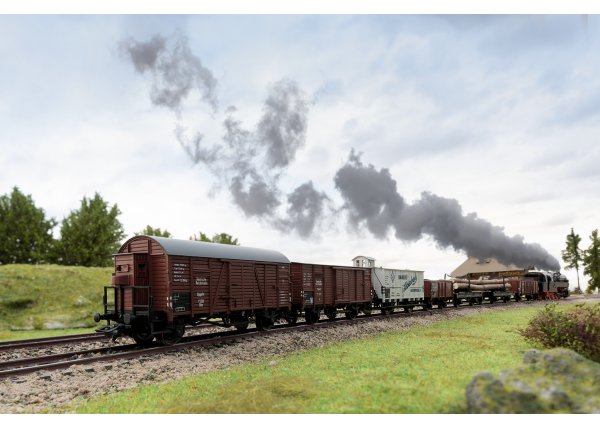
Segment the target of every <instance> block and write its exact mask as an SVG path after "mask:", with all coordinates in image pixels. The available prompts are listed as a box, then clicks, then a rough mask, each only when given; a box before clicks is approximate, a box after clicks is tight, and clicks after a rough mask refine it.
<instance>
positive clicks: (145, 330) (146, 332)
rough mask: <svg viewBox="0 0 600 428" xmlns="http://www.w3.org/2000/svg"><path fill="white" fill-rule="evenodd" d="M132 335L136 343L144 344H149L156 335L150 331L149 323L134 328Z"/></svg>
mask: <svg viewBox="0 0 600 428" xmlns="http://www.w3.org/2000/svg"><path fill="white" fill-rule="evenodd" d="M131 337H132V338H133V340H135V343H137V344H138V345H142V346H147V345H150V344H151V343H152V341H153V340H154V335H153V334H152V332H151V331H150V326H149V325H147V324H146V325H143V326H138V327H136V328H135V330H133V332H132V335H131Z"/></svg>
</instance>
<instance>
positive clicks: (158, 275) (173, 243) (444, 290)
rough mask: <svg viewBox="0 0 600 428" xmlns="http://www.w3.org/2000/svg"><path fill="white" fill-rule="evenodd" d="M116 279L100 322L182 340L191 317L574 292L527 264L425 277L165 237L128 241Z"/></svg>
mask: <svg viewBox="0 0 600 428" xmlns="http://www.w3.org/2000/svg"><path fill="white" fill-rule="evenodd" d="M114 264H115V271H114V273H113V274H112V281H111V282H112V283H111V285H108V286H105V287H104V296H103V306H104V311H103V313H102V314H100V313H97V314H95V315H94V320H95V321H96V322H100V321H101V320H106V321H107V324H106V325H105V326H104V327H101V328H99V329H98V330H97V331H99V332H103V333H105V334H106V335H108V336H112V337H113V338H117V337H120V336H129V337H132V338H133V339H134V340H135V341H136V342H137V343H138V344H141V345H147V344H149V343H151V342H153V341H154V340H157V341H158V342H160V343H162V344H171V343H174V342H177V341H178V340H179V339H180V338H181V337H182V336H183V334H184V332H185V328H186V327H187V326H193V325H198V324H201V323H211V324H216V325H220V326H223V327H235V328H236V329H238V330H246V329H247V328H248V326H249V324H250V322H254V323H255V325H256V328H257V329H258V330H268V329H270V328H271V327H272V326H273V325H274V324H275V323H276V322H278V321H285V322H288V323H290V324H295V323H297V322H298V319H299V318H304V320H305V321H306V322H307V323H309V324H312V323H316V322H317V321H318V320H319V319H320V318H321V316H322V315H325V316H326V317H327V318H328V319H330V320H333V319H335V318H336V317H337V316H338V315H342V316H345V317H346V318H349V319H352V318H354V317H356V316H358V315H359V314H360V313H364V314H370V313H371V312H372V311H373V310H378V311H380V312H381V313H382V314H389V313H392V312H393V311H395V310H403V311H406V312H412V310H413V308H415V307H420V308H423V309H425V310H428V309H432V308H433V307H434V306H436V307H438V308H444V307H446V306H447V305H449V304H452V305H454V306H458V305H461V304H465V303H467V304H470V305H474V304H481V303H483V302H484V301H487V302H489V303H494V302H496V301H499V300H502V301H505V302H506V301H508V300H511V299H514V300H517V301H519V300H521V299H527V300H529V299H542V298H560V297H567V296H568V281H567V279H566V278H565V277H564V276H561V275H560V274H557V275H554V276H553V275H551V274H549V273H546V272H542V271H530V272H523V275H522V276H521V277H511V278H496V279H462V280H458V279H457V280H451V279H440V280H427V279H424V272H423V271H414V270H399V269H385V268H381V267H379V268H378V267H375V260H374V259H373V258H370V257H364V256H358V257H356V258H355V259H354V260H353V266H351V267H350V266H332V265H325V264H310V263H297V262H290V260H289V259H288V258H287V257H286V256H285V255H283V254H282V253H280V252H278V251H273V250H265V249H258V248H250V247H241V246H234V245H224V244H213V243H206V242H197V241H189V240H178V239H171V238H163V237H155V236H143V235H142V236H135V237H133V238H131V239H129V240H127V241H126V242H125V243H124V244H123V245H122V246H121V248H120V249H119V252H118V253H117V254H116V255H115V258H114Z"/></svg>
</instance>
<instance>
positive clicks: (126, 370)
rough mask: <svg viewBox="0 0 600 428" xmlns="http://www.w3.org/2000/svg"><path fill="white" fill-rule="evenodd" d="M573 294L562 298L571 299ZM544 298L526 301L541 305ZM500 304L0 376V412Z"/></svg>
mask: <svg viewBox="0 0 600 428" xmlns="http://www.w3.org/2000/svg"><path fill="white" fill-rule="evenodd" d="M573 300H574V299H568V300H566V301H564V300H562V301H561V303H562V302H564V303H572V302H573ZM546 303H548V302H528V303H527V304H533V305H544V304H546ZM515 307H517V306H515V305H510V306H505V305H502V304H496V305H483V306H474V307H463V308H461V309H460V310H432V311H429V312H415V313H413V314H412V315H411V316H403V317H385V318H374V319H371V320H369V321H366V322H361V323H356V324H352V325H338V326H336V327H333V328H327V329H315V330H310V331H304V332H300V331H296V332H289V333H286V334H275V335H266V336H260V337H256V338H253V339H251V340H247V341H240V342H237V343H233V344H229V345H225V346H220V347H216V346H213V347H209V348H196V349H187V350H183V351H178V352H170V353H168V354H162V355H154V356H148V357H143V358H139V359H135V360H124V361H113V362H110V363H95V364H91V365H82V366H73V367H70V368H67V369H63V370H56V371H46V372H39V373H33V374H29V375H23V376H19V377H14V378H7V379H0V413H38V412H43V411H47V410H48V409H49V408H50V407H54V406H60V405H63V404H66V403H69V402H71V401H73V400H74V399H76V398H90V397H92V396H95V395H103V394H111V393H114V392H117V391H123V390H126V389H131V388H135V387H137V386H139V385H146V384H156V383H162V382H168V381H173V380H175V379H180V378H182V377H185V376H188V375H190V374H197V373H206V372H209V371H212V370H216V369H222V368H227V367H232V366H235V365H239V364H243V363H248V362H258V361H261V360H264V359H270V358H273V357H278V356H282V355H285V354H289V353H291V352H295V351H300V350H303V349H308V348H314V347H320V346H325V345H328V344H332V343H335V342H340V341H345V340H350V339H357V338H364V337H367V336H371V335H374V334H377V333H381V332H383V331H402V330H406V329H408V328H410V327H413V326H418V325H427V324H431V323H434V322H438V321H443V320H448V319H452V318H457V317H462V316H465V315H472V314H474V313H480V312H486V311H497V310H506V309H514V308H515Z"/></svg>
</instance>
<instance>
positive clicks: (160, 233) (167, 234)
mask: <svg viewBox="0 0 600 428" xmlns="http://www.w3.org/2000/svg"><path fill="white" fill-rule="evenodd" d="M135 235H136V236H137V235H147V236H162V237H163V238H171V237H172V235H171V233H170V232H169V231H168V230H167V229H165V230H164V231H162V230H160V227H157V228H156V229H155V228H153V227H152V226H150V225H148V226H146V228H145V229H144V230H142V231H141V232H136V233H135Z"/></svg>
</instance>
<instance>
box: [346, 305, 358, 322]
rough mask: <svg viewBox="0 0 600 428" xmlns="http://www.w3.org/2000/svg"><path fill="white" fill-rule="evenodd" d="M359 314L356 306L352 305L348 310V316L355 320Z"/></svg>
mask: <svg viewBox="0 0 600 428" xmlns="http://www.w3.org/2000/svg"><path fill="white" fill-rule="evenodd" d="M357 315H358V311H357V310H356V308H355V307H351V308H349V309H347V310H346V318H348V319H349V320H353V319H354V318H356V316H357Z"/></svg>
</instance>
